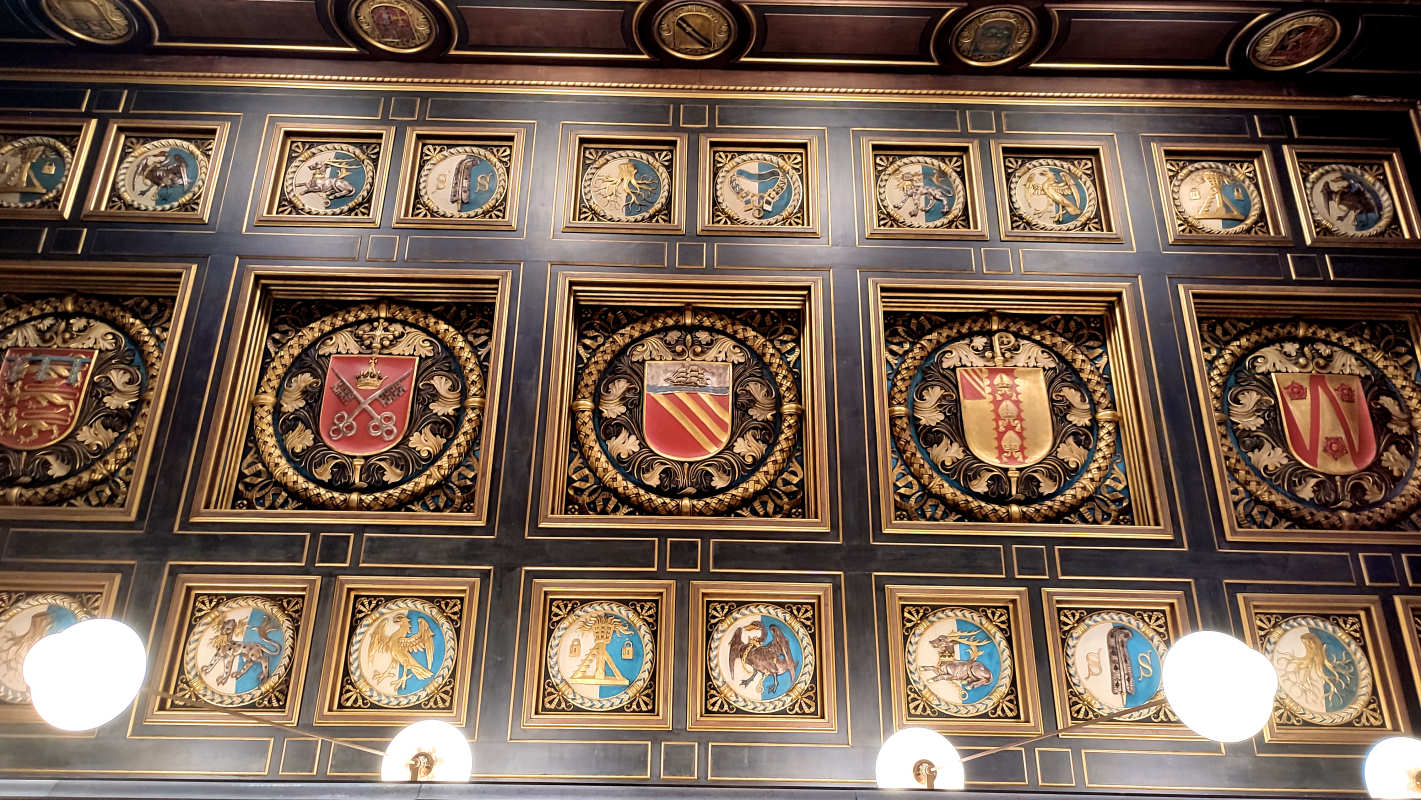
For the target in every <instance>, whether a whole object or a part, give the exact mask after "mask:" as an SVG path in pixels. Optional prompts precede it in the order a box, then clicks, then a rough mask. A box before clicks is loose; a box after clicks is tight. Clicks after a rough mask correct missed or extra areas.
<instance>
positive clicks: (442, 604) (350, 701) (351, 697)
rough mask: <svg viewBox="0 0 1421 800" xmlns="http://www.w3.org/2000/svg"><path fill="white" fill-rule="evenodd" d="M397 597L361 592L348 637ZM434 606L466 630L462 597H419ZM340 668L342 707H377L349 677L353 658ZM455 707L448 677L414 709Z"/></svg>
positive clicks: (460, 630)
mask: <svg viewBox="0 0 1421 800" xmlns="http://www.w3.org/2000/svg"><path fill="white" fill-rule="evenodd" d="M411 596H412V595H400V596H399V597H401V598H403V597H411ZM394 599H396V598H395V597H394V596H381V595H366V594H362V595H358V596H357V597H356V599H355V604H354V606H353V609H352V612H353V613H351V615H350V618H349V619H348V620H347V627H346V636H347V637H349V636H350V635H351V634H352V633H354V631H355V629H356V628H358V627H359V626H360V624H361V623H362V622H363V621H364V620H365V618H366V617H369V616H370V615H371V614H373V613H375V611H377V610H378V609H379V608H380V607H381V606H383V605H385V604H386V603H388V602H390V601H391V600H394ZM417 599H420V600H423V601H425V602H426V603H429V604H430V605H433V606H434V607H435V608H438V609H439V610H440V611H441V612H443V613H444V615H445V617H447V618H448V620H449V624H450V625H451V626H453V628H454V630H455V631H458V632H459V633H460V634H462V633H463V624H464V601H463V598H459V597H439V596H434V597H419V598H417ZM340 661H341V668H340V691H339V692H338V693H337V703H338V707H339V708H341V709H357V710H365V709H369V708H372V707H374V704H373V703H371V701H370V698H369V697H367V696H366V695H365V693H364V692H362V691H361V690H360V689H359V688H357V687H356V685H355V681H353V680H351V677H350V660H349V659H346V658H342V659H341V660H340ZM453 706H454V681H452V680H447V681H445V682H444V684H443V685H441V686H440V687H439V688H438V689H436V690H434V692H432V693H431V694H430V695H429V696H428V697H426V698H424V699H423V700H421V701H420V702H419V703H418V704H417V705H416V706H415V708H419V709H423V710H425V711H447V710H449V709H450V708H453Z"/></svg>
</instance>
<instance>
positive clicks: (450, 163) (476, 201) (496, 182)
mask: <svg viewBox="0 0 1421 800" xmlns="http://www.w3.org/2000/svg"><path fill="white" fill-rule="evenodd" d="M418 192H419V203H420V205H421V206H423V207H424V208H425V209H426V210H428V211H429V213H431V214H433V215H434V216H436V217H444V218H445V219H473V218H476V217H482V216H484V215H485V214H487V213H488V212H489V211H491V210H493V209H494V208H496V207H497V206H498V203H499V201H501V200H502V199H503V196H504V195H505V194H506V193H507V192H508V171H507V170H506V169H504V168H503V162H501V161H499V160H498V157H497V156H495V155H494V154H493V153H492V152H491V151H489V150H487V149H485V148H482V147H472V146H471V147H448V148H444V149H443V150H441V151H440V152H439V153H438V154H437V155H435V156H433V157H432V158H430V159H429V160H428V161H426V162H425V164H424V169H422V170H420V173H419V184H418Z"/></svg>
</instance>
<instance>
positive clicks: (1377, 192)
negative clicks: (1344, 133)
mask: <svg viewBox="0 0 1421 800" xmlns="http://www.w3.org/2000/svg"><path fill="white" fill-rule="evenodd" d="M1303 191H1304V194H1305V196H1306V199H1307V204H1308V210H1309V211H1310V213H1311V214H1312V218H1313V221H1314V222H1315V223H1316V225H1317V227H1318V228H1320V229H1321V232H1325V233H1327V234H1331V235H1333V236H1344V237H1347V238H1350V239H1366V238H1372V237H1377V236H1382V235H1385V234H1387V233H1388V232H1389V230H1390V228H1391V227H1392V222H1393V220H1394V219H1395V218H1396V205H1395V202H1394V201H1393V199H1392V194H1391V190H1390V189H1389V188H1388V187H1387V181H1386V175H1385V168H1384V167H1382V166H1381V165H1380V164H1363V163H1359V164H1323V165H1321V166H1318V167H1316V168H1315V169H1313V170H1312V171H1311V172H1309V173H1308V174H1307V177H1306V178H1305V179H1304V185H1303Z"/></svg>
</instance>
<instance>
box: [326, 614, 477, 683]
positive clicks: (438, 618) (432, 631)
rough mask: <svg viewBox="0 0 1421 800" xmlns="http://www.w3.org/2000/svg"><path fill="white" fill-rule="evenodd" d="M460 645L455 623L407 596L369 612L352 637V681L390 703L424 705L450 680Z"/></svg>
mask: <svg viewBox="0 0 1421 800" xmlns="http://www.w3.org/2000/svg"><path fill="white" fill-rule="evenodd" d="M457 652H458V645H457V641H456V636H455V632H454V624H453V622H452V621H451V620H450V619H449V616H448V615H447V614H445V613H444V611H442V610H441V609H440V608H439V607H437V606H436V605H434V604H433V603H431V602H429V601H427V600H422V599H419V598H414V597H403V598H398V599H394V600H390V601H387V602H384V603H382V604H380V605H379V606H377V607H375V608H374V609H372V610H371V611H370V612H369V613H368V614H366V615H365V616H363V617H362V618H361V619H360V621H359V622H358V623H357V624H356V626H355V629H354V631H353V632H352V634H351V638H350V648H349V652H348V654H347V662H348V664H347V669H348V670H349V675H350V680H351V682H352V683H353V684H354V685H355V688H356V690H357V691H359V692H360V694H361V695H363V696H364V697H365V698H366V699H367V700H369V701H370V702H371V703H374V704H376V705H379V706H383V707H385V708H408V707H410V706H415V705H419V704H420V703H423V702H424V701H425V700H426V699H428V698H429V697H430V696H431V695H433V694H434V693H436V692H438V691H439V690H440V689H441V688H443V687H444V686H445V684H447V683H448V681H449V679H450V676H451V675H452V674H453V672H454V662H455V658H456V655H455V654H456V653H457Z"/></svg>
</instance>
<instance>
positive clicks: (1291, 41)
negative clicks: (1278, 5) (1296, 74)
mask: <svg viewBox="0 0 1421 800" xmlns="http://www.w3.org/2000/svg"><path fill="white" fill-rule="evenodd" d="M1341 36H1342V25H1341V23H1339V22H1338V21H1337V20H1336V19H1335V18H1334V17H1333V16H1332V15H1330V14H1323V13H1319V12H1302V13H1297V14H1289V15H1287V16H1285V17H1283V18H1281V19H1279V20H1277V21H1275V22H1273V23H1272V24H1270V25H1269V26H1268V27H1266V28H1264V29H1263V30H1262V31H1260V32H1259V33H1258V35H1257V36H1256V37H1254V39H1253V41H1252V42H1251V43H1250V44H1249V48H1248V58H1249V60H1250V61H1252V62H1253V65H1254V66H1256V67H1258V68H1259V69H1265V70H1269V71H1279V70H1289V69H1296V68H1298V67H1303V66H1307V65H1308V64H1311V63H1313V62H1315V61H1317V60H1318V59H1319V58H1321V57H1322V56H1323V55H1324V54H1326V53H1327V51H1329V50H1331V49H1332V46H1333V45H1334V44H1336V43H1337V40H1338V39H1339V38H1341Z"/></svg>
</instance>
